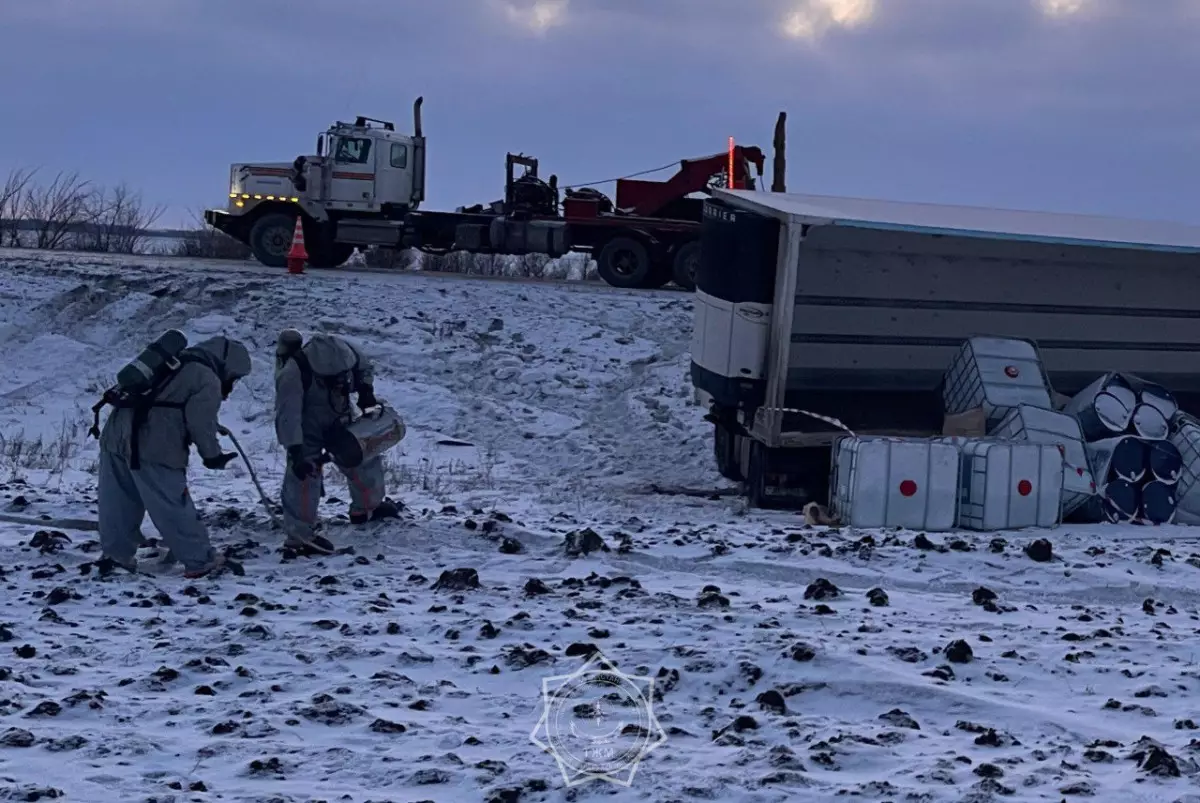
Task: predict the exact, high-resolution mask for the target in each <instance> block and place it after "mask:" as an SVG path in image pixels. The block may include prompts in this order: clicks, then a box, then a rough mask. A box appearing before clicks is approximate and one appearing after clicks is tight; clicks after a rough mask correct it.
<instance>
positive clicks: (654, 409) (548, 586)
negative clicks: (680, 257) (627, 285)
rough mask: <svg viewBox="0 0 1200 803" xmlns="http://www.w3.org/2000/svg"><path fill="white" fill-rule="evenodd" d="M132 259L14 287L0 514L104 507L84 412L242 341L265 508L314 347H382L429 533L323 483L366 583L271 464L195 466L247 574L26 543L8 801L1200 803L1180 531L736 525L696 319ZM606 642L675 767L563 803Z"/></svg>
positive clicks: (29, 265)
mask: <svg viewBox="0 0 1200 803" xmlns="http://www.w3.org/2000/svg"><path fill="white" fill-rule="evenodd" d="M129 263H132V264H124V263H122V261H120V260H114V259H111V258H110V259H104V258H88V259H84V258H77V257H71V258H63V257H50V256H46V255H36V254H31V255H15V256H13V255H6V256H4V257H3V258H2V259H0V347H2V349H3V351H2V352H0V353H3V355H4V357H3V366H4V369H5V370H4V371H3V373H0V435H2V436H3V438H4V440H3V441H0V515H10V516H11V515H21V516H26V517H38V516H48V517H52V518H63V517H70V518H75V519H83V518H94V515H95V502H94V500H95V497H94V478H93V476H92V471H93V467H94V461H95V445H94V442H92V441H90V440H87V438H86V434H85V433H86V429H87V426H88V425H89V424H90V412H89V411H88V408H89V407H90V405H91V404H92V403H93V401H94V400H95V398H96V396H97V394H98V393H99V391H100V390H102V388H103V386H104V385H105V384H106V383H107V382H108V381H109V380H110V378H111V377H112V375H113V374H114V373H115V371H116V370H117V369H118V368H119V367H120V366H121V365H122V364H123V363H124V362H125V361H126V360H128V359H129V358H130V357H132V356H133V355H135V354H136V353H137V352H138V351H139V350H140V349H141V348H142V347H143V346H144V345H145V343H146V342H147V341H149V340H150V339H152V338H153V337H155V336H157V335H158V334H160V333H161V332H162V330H164V329H165V328H168V327H176V328H181V329H183V330H184V331H185V332H187V333H188V334H189V336H191V337H193V338H200V337H203V336H206V335H209V334H216V333H226V334H230V335H233V336H236V337H239V338H241V339H243V340H244V341H245V342H246V343H247V344H248V345H249V347H250V348H251V350H252V351H253V353H254V355H255V359H256V363H255V373H254V375H253V376H252V377H251V378H250V379H249V380H248V381H247V382H246V383H244V385H243V386H241V387H239V388H238V389H237V391H236V392H235V394H234V396H233V397H232V398H231V399H230V401H229V402H228V403H227V405H226V408H225V413H224V419H223V421H224V423H225V425H226V426H228V427H230V428H231V429H232V430H233V431H234V433H235V435H236V436H237V437H238V439H239V441H240V442H241V443H242V444H243V446H245V447H246V448H247V450H248V452H249V453H250V455H251V459H252V460H253V461H254V463H255V467H256V469H257V470H258V472H259V474H260V476H262V478H263V479H264V481H265V483H266V484H267V487H268V489H269V490H270V491H271V492H274V489H275V488H276V487H277V486H278V483H279V480H280V471H281V468H282V454H281V453H280V450H279V449H278V448H277V447H276V446H275V445H274V443H273V437H272V429H271V415H270V408H271V403H272V387H271V377H272V365H271V357H272V354H271V352H272V348H273V344H274V338H275V335H276V333H277V332H278V330H279V329H280V328H282V327H285V326H294V327H298V328H300V329H302V330H307V331H317V330H321V331H330V332H336V333H339V334H343V335H346V336H348V337H351V338H354V339H355V340H357V341H358V342H360V343H361V344H362V345H363V346H365V347H366V348H367V349H368V350H369V351H370V352H371V353H372V354H374V355H375V356H376V358H377V362H378V369H379V375H380V379H379V383H378V387H379V395H380V396H381V397H384V398H386V399H388V400H390V401H391V402H393V403H394V404H395V405H396V406H397V408H398V409H399V410H400V411H401V412H402V414H403V415H404V416H405V418H406V421H407V423H408V425H409V435H408V437H407V439H406V440H405V441H404V442H403V444H402V445H401V446H400V447H397V449H396V450H395V453H394V455H392V456H391V459H390V470H389V482H390V489H391V492H392V495H393V497H394V498H396V499H399V500H401V501H403V502H404V503H405V505H406V506H407V510H406V515H405V518H404V519H402V520H401V521H400V522H390V523H385V524H376V525H371V527H370V528H368V529H366V530H356V529H352V528H350V527H348V526H347V525H345V524H344V523H343V522H344V515H343V514H344V512H345V503H344V499H345V497H346V494H345V492H344V489H343V488H341V487H338V485H337V484H336V483H330V488H329V494H328V497H327V498H326V500H325V511H326V515H327V516H328V517H329V519H330V523H329V536H330V537H331V538H332V539H333V540H334V541H335V542H336V543H338V544H339V545H342V546H345V547H347V548H348V554H343V555H338V556H336V557H329V558H321V559H305V558H296V557H295V556H292V555H289V554H284V553H282V552H281V551H280V549H279V542H280V540H281V539H280V536H279V534H278V533H276V532H273V531H272V530H271V529H270V527H269V524H268V521H267V519H266V516H265V514H264V512H263V510H262V508H261V507H260V506H259V503H258V499H257V496H256V494H255V492H254V490H253V486H252V485H251V483H250V481H249V478H248V476H247V474H246V472H245V470H244V468H243V467H241V466H240V465H239V464H235V466H234V467H233V468H232V469H230V470H229V471H228V472H222V473H214V472H206V471H204V470H203V469H201V468H199V466H197V467H196V469H195V471H194V473H193V477H194V480H193V495H194V496H195V497H196V498H197V500H199V501H200V502H201V504H202V507H203V509H204V510H205V513H206V516H207V517H208V519H209V520H210V523H211V526H212V530H213V534H214V539H215V540H216V541H217V543H218V545H220V546H225V547H229V548H230V549H231V552H232V553H233V554H235V555H237V556H238V557H240V558H241V560H242V561H243V563H244V565H245V568H246V574H245V576H241V577H238V576H234V575H231V574H226V575H223V576H221V577H219V578H215V579H211V580H205V581H201V582H193V583H189V582H188V581H185V580H183V579H182V578H181V577H179V576H178V575H175V574H171V573H164V574H161V575H160V576H157V577H141V576H132V575H114V576H112V577H109V578H107V579H105V580H100V579H97V578H96V576H95V575H96V573H95V571H91V569H92V565H91V562H92V561H94V560H95V559H96V558H97V557H98V553H97V551H96V548H95V543H94V541H93V540H92V539H93V538H94V534H93V533H90V532H87V531H67V532H66V533H65V534H66V535H67V536H68V537H69V539H70V540H64V539H61V538H47V537H46V536H44V535H43V536H38V535H37V534H36V533H37V531H38V530H39V528H38V527H33V526H24V525H15V524H4V523H0V589H2V592H0V593H2V594H3V596H2V599H3V608H2V609H0V642H4V643H3V644H2V645H0V800H10V799H11V800H37V799H42V800H48V799H52V798H54V797H55V795H56V794H57V795H58V799H62V800H68V801H86V802H87V803H118V802H119V803H130V802H131V801H149V800H156V801H179V802H180V803H182V801H210V800H225V801H259V802H260V803H265V802H266V801H273V802H274V803H293V802H295V803H300V802H301V801H348V802H352V803H365V802H366V801H375V803H382V802H383V801H395V802H396V803H399V802H400V801H416V800H431V801H447V802H448V801H489V803H490V802H491V801H496V802H497V803H508V802H509V801H561V800H582V799H585V798H607V797H610V796H611V797H614V798H615V799H620V800H626V799H629V800H649V801H683V800H713V801H730V802H731V803H732V801H743V800H745V801H749V800H755V801H758V800H763V801H789V800H805V801H834V800H846V799H849V800H865V801H896V802H897V803H900V802H901V801H904V802H905V803H937V802H940V801H956V802H957V801H987V800H993V799H995V800H1014V801H1025V800H1031V801H1032V800H1040V801H1058V800H1062V799H1074V798H1081V797H1086V796H1095V797H1096V798H1097V799H1100V800H1105V801H1121V802H1122V803H1125V802H1126V801H1129V803H1133V802H1134V801H1164V802H1165V803H1172V802H1173V801H1197V800H1200V797H1194V796H1193V797H1189V794H1190V795H1195V794H1196V792H1195V791H1194V790H1195V789H1196V788H1197V787H1196V782H1197V779H1198V778H1200V774H1197V773H1198V770H1200V767H1198V764H1197V762H1198V761H1200V732H1198V731H1197V728H1198V726H1200V704H1198V703H1197V702H1196V701H1197V699H1200V698H1198V697H1197V696H1195V695H1196V692H1197V690H1198V689H1200V664H1198V663H1197V658H1198V657H1200V645H1198V644H1197V633H1198V632H1200V624H1198V623H1200V590H1198V589H1200V546H1196V545H1195V543H1194V540H1193V539H1194V536H1193V535H1192V532H1193V531H1191V530H1189V529H1188V528H1182V527H1170V528H1160V529H1156V530H1151V529H1146V528H1119V527H1100V526H1097V527H1089V528H1062V529H1059V530H1054V531H1049V532H1021V533H1005V534H1001V535H1000V536H996V535H991V534H962V535H957V534H956V535H951V536H946V535H935V536H924V535H921V534H918V533H911V532H868V531H854V530H850V529H840V530H839V529H836V528H833V529H827V528H820V527H812V526H806V525H805V524H804V523H803V519H802V518H800V517H798V516H795V515H792V514H787V513H762V512H757V511H755V512H747V511H746V510H745V509H744V506H743V505H742V504H741V503H740V501H738V500H737V499H735V498H733V497H731V496H729V495H727V494H722V493H719V492H718V491H719V489H723V488H726V487H727V485H728V484H727V483H725V482H723V481H722V480H720V478H719V477H718V476H717V475H716V473H715V470H714V469H713V467H712V460H711V445H710V440H709V427H708V425H707V424H705V422H704V421H703V420H702V418H701V416H702V414H703V412H702V410H700V409H699V408H698V407H696V406H694V405H693V404H692V391H691V386H690V382H689V379H688V374H687V368H688V354H687V347H688V339H689V334H690V327H691V317H690V312H691V301H690V298H689V297H688V296H687V295H684V294H680V293H673V292H669V291H664V292H644V291H640V292H622V291H617V290H613V289H612V288H606V287H595V286H589V285H568V284H534V283H530V284H523V283H515V282H500V281H486V280H470V279H447V278H440V277H434V276H420V275H403V274H398V275H388V274H379V273H353V272H337V273H333V272H322V273H311V274H309V275H306V276H302V277H291V276H287V275H281V274H280V273H279V272H277V271H268V270H265V269H258V268H255V267H253V266H228V265H226V266H217V265H212V264H205V265H200V264H188V263H182V262H180V261H178V260H172V261H169V262H165V261H164V262H161V263H155V261H154V260H147V259H140V260H129ZM655 486H659V487H667V488H672V487H680V486H686V487H689V488H693V489H710V490H712V491H713V492H714V493H713V494H712V495H711V497H708V498H706V497H703V496H695V495H692V496H678V495H677V496H668V495H663V494H661V493H655V492H654V488H655ZM145 532H146V534H147V535H148V536H151V537H153V536H154V535H155V533H154V530H153V528H152V526H151V525H150V524H149V522H147V524H146V527H145ZM593 534H594V535H595V536H598V537H599V542H602V543H603V547H602V548H597V549H594V550H592V551H582V550H580V549H578V547H579V546H580V545H583V546H586V547H598V542H597V541H596V539H595V538H594V537H593ZM1038 539H1047V540H1048V541H1049V542H1050V544H1051V545H1052V547H1051V551H1052V558H1051V559H1050V560H1048V561H1047V560H1035V559H1034V558H1035V557H1036V558H1045V557H1046V555H1044V554H1042V551H1043V550H1044V545H1039V548H1034V549H1031V550H1028V551H1027V550H1026V547H1028V546H1029V545H1030V544H1031V543H1033V542H1034V541H1036V540H1038ZM1031 555H1032V556H1031ZM460 569H461V570H473V572H471V571H461V572H457V571H456V570H460ZM443 573H446V575H445V577H443ZM439 580H441V581H442V582H441V583H439ZM475 580H477V582H478V586H477V587H475V583H474V581H475ZM596 648H598V649H599V650H601V651H602V652H603V654H604V655H605V656H606V657H607V658H608V659H609V660H611V661H612V662H613V663H614V664H616V665H617V667H618V668H619V669H621V670H623V671H624V672H626V673H629V674H636V675H649V676H652V677H654V678H655V679H656V683H655V687H654V692H653V694H652V695H650V697H651V699H653V700H654V705H653V710H654V714H655V716H656V718H657V723H658V725H660V726H661V728H662V731H663V733H665V735H666V741H665V743H663V744H662V745H661V746H660V747H658V748H657V749H656V750H654V751H653V752H651V753H650V754H649V756H648V757H647V758H646V759H645V760H644V761H643V762H642V765H641V767H640V769H639V770H638V772H637V774H636V775H635V776H634V778H633V782H632V786H631V787H629V788H624V787H620V786H615V785H612V784H608V783H604V782H594V783H591V784H587V785H582V786H576V787H571V788H567V787H564V784H563V779H562V776H561V775H560V774H559V769H558V766H557V765H556V763H555V761H554V758H553V757H552V756H551V755H549V754H547V753H544V752H542V751H541V750H540V749H539V748H538V747H537V746H536V745H535V744H534V743H533V741H532V740H531V738H530V736H531V734H532V733H533V732H534V730H535V728H536V727H538V725H539V718H540V717H541V716H542V714H543V696H542V695H543V679H544V678H547V677H549V676H553V675H566V674H569V673H571V672H573V671H574V670H576V669H578V668H579V667H580V666H582V665H583V662H584V659H585V657H586V656H588V655H590V654H591V653H592V652H593V650H594V649H596ZM611 697H612V695H610V698H611ZM617 697H618V698H619V695H617ZM606 699H608V698H606ZM608 702H610V703H612V704H613V707H615V708H617V709H620V705H619V702H620V701H619V699H618V700H617V701H616V702H614V701H613V700H612V699H608ZM582 708H583V709H586V710H581V711H579V712H577V714H576V715H575V716H576V720H575V721H577V722H578V723H580V727H581V729H583V725H584V724H585V723H587V722H589V721H591V717H590V716H589V712H591V713H594V711H593V710H592V706H590V705H584V706H582ZM618 713H619V714H624V715H625V717H624V721H625V722H626V723H628V722H630V721H636V720H637V717H636V716H634V715H633V712H630V711H620V710H618ZM566 716H567V719H571V712H568V713H567V715H566ZM618 719H620V717H618ZM651 724H653V723H651ZM638 727H639V726H637V725H632V724H626V727H625V729H624V730H623V731H622V733H623V734H624V735H625V736H627V737H628V736H629V735H630V733H632V734H633V737H634V738H635V739H636V738H638V733H639V731H638ZM606 728H607V726H606ZM51 790H57V792H56V793H55V792H52V791H51ZM39 795H40V797H39Z"/></svg>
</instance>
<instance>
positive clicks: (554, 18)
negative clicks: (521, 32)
mask: <svg viewBox="0 0 1200 803" xmlns="http://www.w3.org/2000/svg"><path fill="white" fill-rule="evenodd" d="M491 4H492V5H493V6H495V7H496V8H498V9H499V10H500V12H501V13H503V14H504V16H505V18H506V19H508V21H509V22H510V23H512V24H514V25H516V26H517V27H519V28H523V29H526V30H528V31H532V32H533V33H536V34H545V33H546V32H547V31H549V30H550V29H552V28H558V27H560V26H562V25H565V24H566V22H567V11H568V9H569V7H570V0H534V2H529V0H523V2H513V0H491Z"/></svg>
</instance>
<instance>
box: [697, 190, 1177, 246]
mask: <svg viewBox="0 0 1200 803" xmlns="http://www.w3.org/2000/svg"><path fill="white" fill-rule="evenodd" d="M713 196H714V197H715V198H718V199H720V200H723V201H726V202H728V203H731V204H733V205H735V206H738V207H741V208H744V209H747V210H749V211H753V212H758V213H760V214H764V215H767V216H769V217H773V218H775V219H777V220H779V221H781V222H784V223H792V224H800V225H811V226H829V225H832V226H845V227H849V228H862V229H876V230H882V231H903V232H913V233H919V234H934V235H943V236H955V237H971V238H976V239H988V240H1009V241H1020V242H1031V243H1045V244H1054V245H1065V246H1079V247H1090V248H1121V249H1131V250H1140V251H1157V252H1167V253H1182V254H1200V226H1193V225H1188V224H1185V223H1174V222H1167V221H1153V220H1132V219H1126V218H1112V217H1102V216H1094V215H1077V214H1066V213H1058V212H1031V211H1022V210H1009V209H989V208H986V207H970V206H943V205H938V204H925V203H906V202H899V201H879V200H869V199H863V198H840V197H835V196H822V195H798V194H793V193H768V192H762V191H755V190H728V189H720V188H718V189H714V190H713Z"/></svg>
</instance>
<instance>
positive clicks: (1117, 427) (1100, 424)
mask: <svg viewBox="0 0 1200 803" xmlns="http://www.w3.org/2000/svg"><path fill="white" fill-rule="evenodd" d="M1135 407H1137V393H1136V392H1134V390H1133V386H1132V385H1131V383H1130V382H1129V381H1128V380H1127V379H1125V378H1124V377H1123V376H1121V375H1120V374H1105V375H1104V376H1102V377H1100V378H1099V379H1097V380H1096V381H1095V382H1093V383H1092V384H1090V385H1088V386H1087V387H1086V388H1084V389H1083V390H1082V391H1080V392H1079V393H1078V394H1076V395H1075V396H1074V397H1072V398H1071V400H1070V401H1069V402H1067V405H1066V406H1065V407H1064V408H1063V412H1064V413H1067V414H1068V415H1071V416H1074V417H1075V419H1076V420H1078V421H1079V428H1080V429H1081V430H1082V431H1083V437H1084V440H1089V441H1099V440H1105V439H1106V438H1111V437H1113V436H1114V435H1120V434H1122V433H1124V432H1126V431H1127V430H1128V429H1129V423H1130V420H1131V419H1132V418H1133V411H1134V408H1135Z"/></svg>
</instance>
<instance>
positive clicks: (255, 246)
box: [250, 212, 296, 268]
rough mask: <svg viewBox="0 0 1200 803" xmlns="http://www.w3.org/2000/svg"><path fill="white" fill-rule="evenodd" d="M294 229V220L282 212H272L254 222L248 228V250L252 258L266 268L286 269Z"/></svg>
mask: <svg viewBox="0 0 1200 803" xmlns="http://www.w3.org/2000/svg"><path fill="white" fill-rule="evenodd" d="M295 229H296V218H295V217H293V216H292V215H285V214H283V213H282V212H272V213H270V214H267V215H263V216H262V217H260V218H259V219H258V220H256V221H254V225H253V226H251V227H250V250H251V251H252V252H253V253H254V258H255V259H257V260H258V261H259V262H261V263H262V264H264V265H266V266H267V267H268V268H286V267H287V253H288V250H289V249H290V248H291V247H292V234H293V233H294V232H295Z"/></svg>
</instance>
